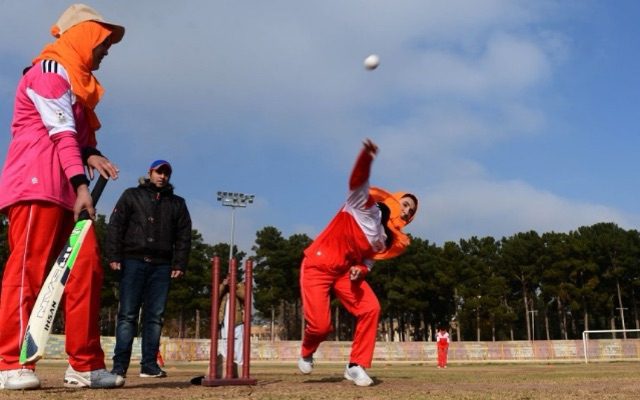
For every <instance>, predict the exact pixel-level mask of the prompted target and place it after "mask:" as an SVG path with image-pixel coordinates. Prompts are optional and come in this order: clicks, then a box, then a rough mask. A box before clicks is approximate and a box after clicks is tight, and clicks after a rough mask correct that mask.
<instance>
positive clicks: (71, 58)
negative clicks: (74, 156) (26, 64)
mask: <svg viewBox="0 0 640 400" xmlns="http://www.w3.org/2000/svg"><path fill="white" fill-rule="evenodd" d="M60 30H61V28H60V26H58V25H54V26H53V27H52V28H51V33H52V34H53V35H54V36H56V37H58V40H56V41H55V42H54V43H51V44H49V45H48V46H46V47H45V48H44V49H43V50H42V52H41V53H40V55H38V56H37V57H36V58H35V59H34V60H33V63H34V64H35V63H37V62H38V61H41V60H55V61H57V62H59V63H60V64H62V66H64V68H65V69H66V71H67V73H68V74H69V80H70V82H71V91H72V92H73V94H75V95H76V96H77V97H78V100H79V101H80V103H82V104H83V105H84V106H85V107H86V114H87V119H88V121H89V126H90V127H91V130H92V132H91V136H92V138H91V140H90V141H91V142H93V143H92V144H93V145H94V146H95V144H96V141H95V131H96V130H98V129H100V121H99V120H98V117H97V115H96V114H95V111H94V109H95V107H96V105H97V104H98V102H99V101H100V99H101V98H102V95H103V94H104V88H103V87H102V86H101V85H100V82H98V79H96V77H95V76H94V75H93V71H94V70H96V69H98V68H99V67H100V62H101V61H102V57H104V56H105V55H107V54H108V49H109V47H110V46H111V44H112V43H115V42H114V38H113V35H112V32H113V30H114V29H113V25H108V24H103V23H100V22H96V21H94V20H89V21H82V22H80V23H77V24H75V25H73V26H70V27H69V28H67V29H66V31H64V35H60V33H61V32H60ZM120 38H121V36H120ZM115 40H117V41H119V38H118V36H116V38H115ZM98 46H103V48H104V50H103V51H102V52H100V51H98V52H96V51H94V50H95V49H96V48H97V47H98Z"/></svg>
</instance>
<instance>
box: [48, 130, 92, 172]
mask: <svg viewBox="0 0 640 400" xmlns="http://www.w3.org/2000/svg"><path fill="white" fill-rule="evenodd" d="M50 138H51V140H52V141H53V144H54V146H55V148H56V150H57V152H58V157H59V158H60V165H61V166H62V169H63V170H64V174H65V175H66V176H67V179H71V178H72V177H74V176H76V175H84V166H83V165H82V156H81V154H80V146H79V145H78V141H77V140H76V134H75V132H60V133H57V134H55V135H52V136H50Z"/></svg>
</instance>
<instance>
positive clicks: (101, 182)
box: [78, 175, 109, 221]
mask: <svg viewBox="0 0 640 400" xmlns="http://www.w3.org/2000/svg"><path fill="white" fill-rule="evenodd" d="M108 180H109V179H107V178H105V177H104V176H102V175H100V176H99V177H98V181H97V182H96V185H95V186H94V187H93V190H92V191H91V200H93V206H94V207H95V206H96V205H97V204H98V200H100V196H101V195H102V191H103V190H104V187H105V186H107V181H108ZM83 219H89V212H88V211H87V210H82V211H81V212H80V216H78V221H81V220H83Z"/></svg>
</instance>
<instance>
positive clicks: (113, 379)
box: [64, 365, 124, 389]
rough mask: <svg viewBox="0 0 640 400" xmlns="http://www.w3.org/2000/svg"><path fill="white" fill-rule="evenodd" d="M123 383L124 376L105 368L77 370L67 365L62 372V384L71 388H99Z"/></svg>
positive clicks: (112, 386)
mask: <svg viewBox="0 0 640 400" xmlns="http://www.w3.org/2000/svg"><path fill="white" fill-rule="evenodd" d="M122 385H124V378H123V377H122V376H120V375H117V374H112V373H111V372H109V371H107V370H106V369H104V368H103V369H94V370H93V371H87V372H78V371H76V370H75V369H73V368H72V367H71V365H69V368H67V371H66V372H65V374H64V386H65V387H71V388H83V387H88V388H100V389H109V388H116V387H120V386H122Z"/></svg>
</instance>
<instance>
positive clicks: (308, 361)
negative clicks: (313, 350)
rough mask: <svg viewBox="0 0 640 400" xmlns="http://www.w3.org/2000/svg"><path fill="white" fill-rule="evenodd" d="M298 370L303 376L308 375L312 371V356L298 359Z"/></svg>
mask: <svg viewBox="0 0 640 400" xmlns="http://www.w3.org/2000/svg"><path fill="white" fill-rule="evenodd" d="M298 369H299V370H300V372H302V373H303V374H305V375H309V374H310V373H311V371H313V356H311V357H300V358H299V359H298Z"/></svg>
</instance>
